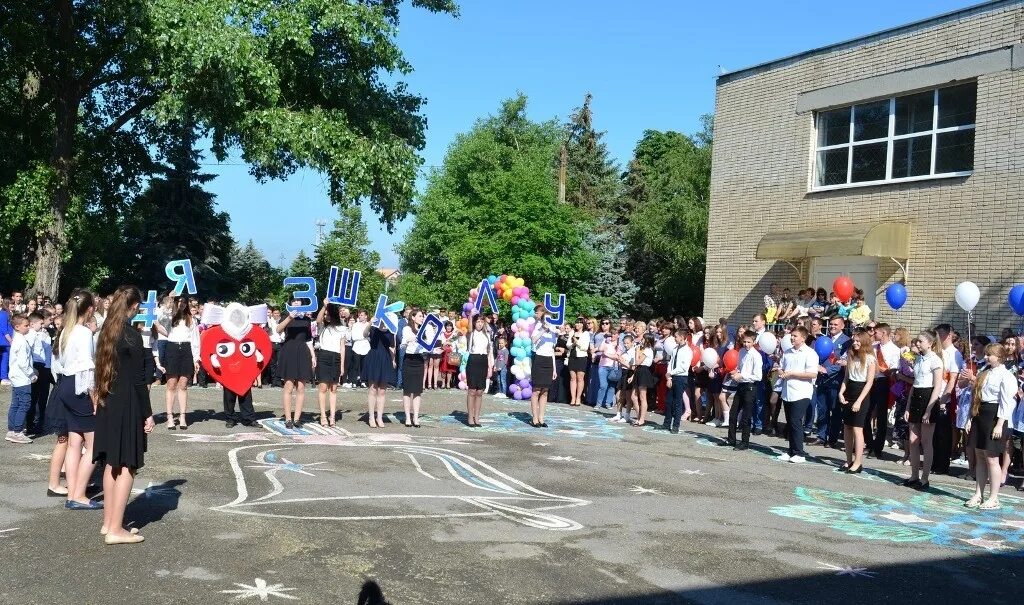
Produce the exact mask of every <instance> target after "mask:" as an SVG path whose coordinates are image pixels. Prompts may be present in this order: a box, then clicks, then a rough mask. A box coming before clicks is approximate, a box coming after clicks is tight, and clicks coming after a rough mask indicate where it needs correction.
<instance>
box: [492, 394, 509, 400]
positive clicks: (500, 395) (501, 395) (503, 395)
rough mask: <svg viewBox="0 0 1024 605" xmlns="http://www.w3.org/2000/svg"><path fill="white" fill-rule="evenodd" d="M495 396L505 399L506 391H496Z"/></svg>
mask: <svg viewBox="0 0 1024 605" xmlns="http://www.w3.org/2000/svg"><path fill="white" fill-rule="evenodd" d="M494 396H495V397H497V398H498V399H505V398H506V397H505V394H504V393H495V394H494Z"/></svg>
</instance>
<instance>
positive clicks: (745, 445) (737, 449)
mask: <svg viewBox="0 0 1024 605" xmlns="http://www.w3.org/2000/svg"><path fill="white" fill-rule="evenodd" d="M748 447H749V446H748V445H747V444H746V443H741V444H739V445H737V446H736V447H734V448H732V449H734V450H736V451H737V452H742V451H743V450H745V449H747V448H748Z"/></svg>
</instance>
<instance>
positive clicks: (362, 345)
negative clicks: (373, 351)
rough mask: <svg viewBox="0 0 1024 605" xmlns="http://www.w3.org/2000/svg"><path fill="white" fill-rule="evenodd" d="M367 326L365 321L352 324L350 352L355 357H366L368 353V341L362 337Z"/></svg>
mask: <svg viewBox="0 0 1024 605" xmlns="http://www.w3.org/2000/svg"><path fill="white" fill-rule="evenodd" d="M367 325H368V324H367V322H365V321H357V322H356V323H354V324H352V352H353V353H355V354H356V355H366V354H367V353H369V352H370V340H369V339H368V338H366V336H364V334H365V333H366V326H367Z"/></svg>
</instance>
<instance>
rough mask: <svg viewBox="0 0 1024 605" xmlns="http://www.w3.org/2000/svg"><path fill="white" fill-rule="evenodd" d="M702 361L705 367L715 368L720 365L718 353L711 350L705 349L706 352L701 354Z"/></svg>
mask: <svg viewBox="0 0 1024 605" xmlns="http://www.w3.org/2000/svg"><path fill="white" fill-rule="evenodd" d="M700 360H701V362H703V363H704V367H706V368H709V369H710V368H714V367H715V366H717V365H718V351H716V350H714V349H711V348H707V349H704V352H703V353H701V354H700Z"/></svg>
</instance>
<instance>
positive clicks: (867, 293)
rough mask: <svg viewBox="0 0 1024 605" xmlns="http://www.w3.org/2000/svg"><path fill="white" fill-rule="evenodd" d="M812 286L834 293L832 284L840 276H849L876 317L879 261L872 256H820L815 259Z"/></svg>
mask: <svg viewBox="0 0 1024 605" xmlns="http://www.w3.org/2000/svg"><path fill="white" fill-rule="evenodd" d="M813 265H814V268H813V270H812V271H811V283H810V284H809V285H810V286H814V288H815V289H817V288H825V290H827V291H830V292H831V291H832V282H834V281H835V280H836V278H837V277H839V276H840V275H849V276H850V279H852V280H853V283H854V285H856V286H857V287H858V288H860V289H861V290H864V302H866V303H867V305H868V307H870V308H871V316H872V317H874V316H875V291H876V290H877V289H878V259H877V258H874V257H872V256H819V257H816V258H815V259H814V264H813Z"/></svg>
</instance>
